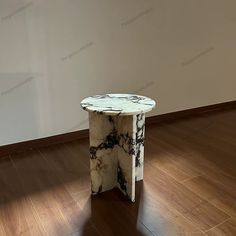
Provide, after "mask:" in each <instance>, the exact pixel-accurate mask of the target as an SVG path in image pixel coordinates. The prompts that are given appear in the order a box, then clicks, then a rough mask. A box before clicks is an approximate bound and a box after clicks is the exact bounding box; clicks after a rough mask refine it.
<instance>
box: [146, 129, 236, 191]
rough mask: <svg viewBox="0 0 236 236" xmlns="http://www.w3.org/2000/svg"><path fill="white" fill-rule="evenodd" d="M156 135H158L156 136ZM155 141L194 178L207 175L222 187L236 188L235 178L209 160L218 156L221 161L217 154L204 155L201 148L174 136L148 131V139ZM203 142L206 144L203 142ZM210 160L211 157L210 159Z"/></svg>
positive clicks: (153, 130) (220, 156) (154, 130)
mask: <svg viewBox="0 0 236 236" xmlns="http://www.w3.org/2000/svg"><path fill="white" fill-rule="evenodd" d="M157 134H158V135H157ZM148 138H153V139H155V140H156V142H157V144H156V145H160V146H163V147H165V148H166V151H167V152H169V153H171V154H172V155H173V156H174V157H175V158H176V159H178V162H177V165H178V166H179V168H181V166H183V168H184V169H186V171H187V170H188V171H190V173H189V174H192V176H193V177H194V175H195V176H197V175H208V176H209V177H211V178H212V179H214V180H215V181H218V182H222V184H223V185H228V186H230V188H233V189H235V188H236V182H235V178H234V177H233V176H230V175H228V173H227V172H226V171H225V170H224V169H222V166H219V165H216V164H215V163H214V162H212V161H211V160H209V155H211V156H213V157H214V156H215V155H218V157H219V158H221V159H223V158H224V156H223V155H219V153H216V154H214V153H211V154H209V153H208V152H207V153H205V152H203V151H202V150H201V147H196V146H193V144H191V143H189V142H188V143H187V142H186V141H184V140H181V139H179V138H178V136H174V135H172V134H170V133H169V132H162V131H160V130H159V131H158V132H157V131H156V129H155V127H153V128H152V130H150V131H149V137H148ZM203 142H206V141H204V140H203ZM210 158H212V157H210Z"/></svg>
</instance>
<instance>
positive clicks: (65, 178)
mask: <svg viewBox="0 0 236 236" xmlns="http://www.w3.org/2000/svg"><path fill="white" fill-rule="evenodd" d="M235 120H236V111H235V110H230V111H225V112H218V113H217V112H214V113H211V114H208V115H207V114H205V115H202V116H198V117H195V118H194V119H193V118H192V119H185V120H179V121H176V122H169V123H165V124H164V123H163V124H159V125H152V126H149V127H147V130H146V144H145V168H144V180H143V181H141V182H138V183H136V202H135V203H131V202H130V201H128V200H126V199H125V197H124V196H123V194H122V193H121V192H120V191H119V190H118V189H114V190H111V191H108V192H104V193H102V194H100V195H96V196H91V195H90V176H89V155H88V140H87V139H84V140H78V141H74V142H71V143H66V144H62V145H55V146H50V147H45V148H40V149H37V150H31V151H28V152H25V153H21V154H15V155H12V156H7V157H5V158H1V159H0V235H1V236H2V235H7V236H9V235H14V236H15V235H50V236H51V235H52V236H54V235H63V236H64V235H109V236H111V235H158V236H159V235H161V236H166V235H168V236H169V235H170V236H172V235H173V236H175V235H186V236H189V235H216V236H218V235H220V236H221V235H227V236H228V235H235V234H236V220H235V217H236V205H235V199H236V192H235V189H236V173H235V169H236V156H235V153H236V123H235Z"/></svg>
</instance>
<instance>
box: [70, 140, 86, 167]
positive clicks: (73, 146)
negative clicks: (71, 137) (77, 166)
mask: <svg viewBox="0 0 236 236" xmlns="http://www.w3.org/2000/svg"><path fill="white" fill-rule="evenodd" d="M65 145H66V146H67V147H68V148H69V149H70V151H71V152H72V153H73V154H74V155H75V156H76V157H77V158H78V159H79V160H80V161H81V162H83V163H84V165H86V166H87V167H88V168H90V158H89V140H88V138H85V139H79V140H76V141H73V142H68V143H66V144H65Z"/></svg>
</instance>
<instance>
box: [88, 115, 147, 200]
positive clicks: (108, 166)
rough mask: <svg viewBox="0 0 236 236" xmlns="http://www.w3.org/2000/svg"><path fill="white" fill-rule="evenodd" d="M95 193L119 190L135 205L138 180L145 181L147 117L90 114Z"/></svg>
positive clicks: (91, 161)
mask: <svg viewBox="0 0 236 236" xmlns="http://www.w3.org/2000/svg"><path fill="white" fill-rule="evenodd" d="M89 124H90V167H91V182H92V193H94V194H96V193H99V192H103V191H106V190H109V189H112V188H114V187H116V186H117V187H118V188H119V189H120V190H121V191H122V192H123V193H124V194H125V195H126V196H127V197H128V198H129V199H130V200H131V201H135V180H137V181H138V180H141V179H143V156H144V129H145V127H144V126H145V115H144V114H139V115H129V116H106V115H103V114H99V113H92V112H91V113H89Z"/></svg>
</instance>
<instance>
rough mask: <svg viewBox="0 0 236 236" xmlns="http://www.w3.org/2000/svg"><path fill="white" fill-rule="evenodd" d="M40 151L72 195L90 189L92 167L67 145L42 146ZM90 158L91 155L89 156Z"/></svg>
mask: <svg viewBox="0 0 236 236" xmlns="http://www.w3.org/2000/svg"><path fill="white" fill-rule="evenodd" d="M39 151H40V152H41V153H42V155H43V156H44V157H45V158H46V160H47V161H48V163H49V164H50V166H51V167H52V168H53V170H54V172H55V174H56V175H57V177H58V178H59V179H60V180H61V181H62V182H63V183H66V184H65V186H66V188H67V190H68V192H69V193H70V194H71V195H74V194H76V193H77V192H80V191H84V190H86V189H90V169H89V168H88V167H87V166H86V165H85V164H84V163H83V162H82V161H81V159H80V158H79V154H80V152H78V154H77V155H75V154H74V153H72V152H71V151H70V150H69V149H68V147H66V145H54V146H50V147H46V148H40V149H39ZM87 159H89V156H87Z"/></svg>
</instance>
